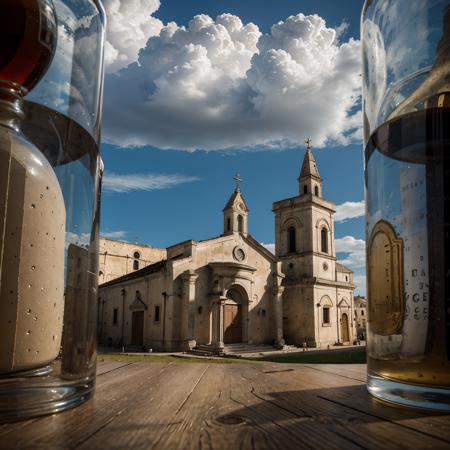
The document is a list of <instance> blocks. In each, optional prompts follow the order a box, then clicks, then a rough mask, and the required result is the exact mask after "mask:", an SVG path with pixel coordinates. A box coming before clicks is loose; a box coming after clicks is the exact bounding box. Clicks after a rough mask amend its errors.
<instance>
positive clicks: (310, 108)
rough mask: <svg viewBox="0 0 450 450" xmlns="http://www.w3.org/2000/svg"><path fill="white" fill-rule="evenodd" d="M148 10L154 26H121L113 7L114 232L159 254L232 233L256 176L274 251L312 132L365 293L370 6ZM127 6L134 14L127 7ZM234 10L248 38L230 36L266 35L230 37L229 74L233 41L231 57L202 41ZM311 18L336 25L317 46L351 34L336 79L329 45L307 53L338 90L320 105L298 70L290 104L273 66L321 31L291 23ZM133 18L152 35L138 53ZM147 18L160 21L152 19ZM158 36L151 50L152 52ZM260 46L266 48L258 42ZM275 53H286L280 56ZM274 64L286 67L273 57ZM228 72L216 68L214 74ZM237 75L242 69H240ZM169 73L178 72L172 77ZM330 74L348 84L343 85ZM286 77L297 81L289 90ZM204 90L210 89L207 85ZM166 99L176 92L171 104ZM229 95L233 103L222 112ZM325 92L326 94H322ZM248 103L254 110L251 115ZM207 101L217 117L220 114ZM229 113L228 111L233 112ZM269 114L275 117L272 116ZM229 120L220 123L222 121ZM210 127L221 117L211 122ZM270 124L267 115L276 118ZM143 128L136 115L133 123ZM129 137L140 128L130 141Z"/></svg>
mask: <svg viewBox="0 0 450 450" xmlns="http://www.w3.org/2000/svg"><path fill="white" fill-rule="evenodd" d="M139 1H140V3H141V6H146V7H147V9H145V8H144V10H143V11H142V17H141V16H139V11H137V10H126V6H123V10H122V11H120V14H119V13H117V11H116V13H115V14H116V16H113V14H114V11H113V12H111V16H112V17H109V19H110V25H109V30H108V32H109V34H108V41H109V42H108V44H107V55H106V61H107V74H106V80H105V114H104V122H103V125H104V133H103V136H104V140H103V143H102V146H101V152H102V158H103V160H104V163H105V173H106V175H105V184H104V188H105V189H104V193H103V196H102V211H101V229H102V233H103V234H104V235H106V236H111V237H116V238H120V239H124V240H128V241H133V242H140V243H145V244H150V245H152V246H155V247H165V246H169V245H172V244H174V243H177V242H180V241H183V240H186V239H206V238H209V237H213V236H217V235H219V234H220V233H221V232H222V208H223V206H224V205H225V203H226V201H227V199H228V197H229V196H230V195H231V193H232V191H233V189H234V181H233V175H234V173H235V172H236V171H239V172H240V173H241V176H242V178H243V180H244V181H243V183H242V191H243V194H244V196H245V198H246V201H247V203H248V205H249V208H250V218H249V230H250V232H251V234H252V235H253V237H254V238H255V239H257V240H258V241H259V242H262V243H264V244H272V243H273V242H274V219H273V213H272V211H271V207H272V203H273V202H274V201H277V200H280V199H283V198H286V197H291V196H294V195H297V177H298V174H299V170H300V166H301V163H302V160H303V155H304V148H305V146H304V144H303V139H305V138H307V137H309V136H311V137H312V139H313V146H314V143H315V142H316V143H317V148H314V149H313V151H314V155H315V158H316V160H317V164H318V168H319V171H320V174H321V176H322V178H323V180H324V197H325V198H327V199H328V200H331V201H332V202H334V203H336V204H337V205H338V210H339V214H338V221H337V222H336V225H335V237H336V238H337V244H339V245H337V248H338V249H339V250H342V251H341V252H340V253H339V254H338V257H339V259H341V260H344V263H346V264H347V265H349V266H350V267H351V268H352V269H353V270H354V271H355V274H356V276H357V284H358V288H357V290H356V292H357V293H362V294H364V293H365V286H364V269H363V267H362V265H363V264H362V260H363V248H364V243H363V240H364V220H363V217H362V214H363V203H362V201H363V197H364V186H363V157H362V144H361V142H360V138H359V136H360V134H359V129H360V125H359V124H358V118H359V116H358V111H359V99H358V93H357V92H358V91H357V86H356V83H357V81H355V80H356V77H357V76H358V67H357V63H356V62H355V58H357V55H356V53H357V51H359V49H358V42H357V41H358V40H359V16H360V11H361V8H362V3H363V2H362V1H355V0H341V1H339V2H336V1H327V0H324V1H322V0H321V1H296V2H294V1H292V0H289V1H288V0H276V1H272V0H265V1H263V2H261V1H256V0H246V1H242V0H241V1H236V0H214V1H211V0H195V1H194V0H192V1H186V0H161V3H160V4H159V1H158V0H139ZM122 3H123V4H124V5H125V2H124V0H122ZM138 3H139V2H138ZM105 6H106V9H107V11H108V1H105ZM222 13H230V14H232V15H233V17H231V16H226V19H227V21H228V22H233V23H234V24H236V23H237V24H238V25H233V27H234V28H232V26H231V25H230V27H229V29H230V30H235V28H236V26H238V28H239V23H238V19H237V18H238V17H239V18H240V19H241V21H242V24H243V26H244V27H245V26H246V24H248V23H249V22H252V23H253V24H255V25H256V27H257V28H252V27H250V28H249V27H246V28H243V29H242V30H240V29H239V30H238V31H236V32H235V31H233V33H235V34H232V32H231V31H230V35H232V37H231V38H230V39H231V41H233V43H234V44H236V45H235V46H234V47H233V51H234V52H237V53H236V54H233V53H232V52H231V57H230V61H229V62H228V61H226V64H225V65H223V66H222V65H221V60H220V58H221V54H219V55H218V57H217V58H216V56H217V55H215V56H214V55H213V56H212V57H211V56H210V55H211V54H212V52H213V51H215V52H225V51H226V52H227V53H226V54H225V53H223V55H225V56H224V57H223V58H227V57H228V56H229V54H230V52H229V51H228V49H227V47H226V46H223V45H222V47H220V49H219V50H217V48H216V47H214V45H215V42H216V41H217V37H216V36H214V37H213V39H212V40H208V39H210V37H211V32H209V34H206V35H202V36H200V37H199V33H200V32H199V31H198V30H199V29H204V28H205V27H209V29H210V30H213V34H214V32H216V31H217V29H218V27H217V24H218V23H219V22H221V23H222V22H224V20H225V19H220V20H219V19H218V20H217V22H216V16H218V15H220V14H222ZM299 13H303V14H304V15H305V16H308V15H310V14H317V15H318V16H320V18H322V19H323V20H324V21H325V22H326V25H324V24H323V23H322V22H320V23H319V22H317V21H316V22H317V23H316V22H315V21H314V20H315V19H314V20H312V23H313V25H314V26H316V27H317V29H318V30H319V31H320V32H321V33H322V34H321V35H320V36H319V38H317V39H322V37H323V36H325V38H326V37H327V36H328V34H327V33H328V30H331V29H334V30H337V37H336V38H335V39H334V41H333V43H332V44H330V43H328V44H327V45H328V47H327V48H326V49H325V51H328V49H329V51H330V55H331V56H330V59H332V58H337V59H336V63H335V65H334V66H332V67H331V66H330V69H327V71H323V70H322V71H321V69H320V65H321V64H322V65H323V64H327V61H325V62H323V61H322V62H321V60H320V58H321V56H318V57H317V60H316V57H315V55H314V54H313V53H312V52H313V51H316V50H317V46H316V44H315V42H314V39H316V38H310V41H309V43H308V42H307V43H306V44H305V46H308V45H309V47H307V48H306V49H303V48H302V49H301V51H302V53H300V55H306V56H305V59H307V58H308V57H311V61H307V60H306V61H304V64H303V62H301V64H303V66H302V67H303V68H304V69H305V70H306V72H307V71H308V68H309V67H311V68H312V69H311V70H315V71H316V73H317V75H315V76H316V77H317V80H318V81H317V82H318V83H320V82H323V83H325V84H324V86H325V87H324V89H322V88H320V89H318V90H317V92H315V93H314V95H313V96H312V97H311V95H310V97H311V98H309V97H308V95H309V92H310V91H313V90H314V84H309V85H308V84H307V83H311V80H310V78H308V73H306V74H305V76H304V78H303V79H302V78H299V77H298V76H297V75H295V74H293V75H292V76H293V81H292V82H289V83H290V84H289V85H288V86H287V87H286V88H283V89H284V90H286V89H293V92H294V93H293V94H292V96H290V95H289V96H288V97H287V100H286V102H278V101H277V98H278V97H279V96H277V95H276V92H275V89H276V88H277V86H278V84H277V83H281V81H280V80H278V79H276V76H277V75H278V74H279V71H278V69H274V68H273V67H274V66H270V64H272V63H273V60H274V58H275V56H276V57H277V58H285V57H286V54H288V53H289V52H291V54H294V53H295V51H296V50H295V49H294V50H292V45H291V42H294V44H295V43H297V42H298V41H297V40H296V39H298V37H299V36H300V35H301V33H303V30H304V29H305V28H304V27H305V26H306V25H305V23H307V24H309V25H310V22H308V19H304V18H301V20H298V21H291V22H288V21H286V19H287V18H288V17H289V16H291V15H296V14H299ZM127 14H128V16H127ZM198 14H204V15H208V16H210V17H211V19H212V22H211V23H209V22H208V20H209V19H205V18H203V19H201V20H197V22H195V23H191V24H190V21H191V19H192V18H193V17H194V16H195V15H198ZM127 17H128V18H129V19H130V23H132V24H133V27H135V29H136V27H138V28H139V27H140V29H141V30H144V31H143V33H142V36H141V37H140V40H136V42H134V43H133V45H134V48H131V47H130V46H129V47H126V46H125V44H124V40H123V39H120V38H119V36H120V33H124V32H125V31H126V30H125V31H124V30H123V29H121V25H119V24H121V23H123V22H124V20H126V19H127ZM230 17H231V18H230ZM147 19H148V20H149V21H147V22H146V20H147ZM279 21H282V22H283V23H284V25H282V26H281V27H280V28H279V30H280V31H279V32H273V33H272V32H271V26H272V25H273V24H275V23H277V22H279ZM169 22H175V23H176V26H175V25H170V26H169V25H167V24H168V23H169ZM136 24H137V25H136ZM199 24H200V25H199ZM205 24H206V25H205ZM183 26H184V27H185V28H187V31H186V30H185V29H183V30H181V32H180V31H178V34H174V29H175V28H174V27H176V30H179V29H180V27H183ZM227 26H228V25H227ZM171 27H172V28H171ZM202 27H203V28H202ZM302 27H303V28H302ZM116 30H117V33H115V31H116ZM255 30H256V31H255ZM194 31H195V33H194ZM219 31H220V30H219ZM129 32H130V30H129ZM145 33H147V35H145ZM238 33H239V34H238ZM255 33H256V34H257V37H256V38H255V35H256V34H255ZM296 33H300V34H298V35H297V34H296ZM137 34H139V33H137ZM179 35H181V37H179ZM205 36H206V37H205ZM220 36H222V35H220V33H219V37H220ZM242 36H243V37H242ZM249 36H250V37H249ZM258 36H260V37H258ZM264 36H266V37H264ZM148 37H151V40H150V41H149V43H148V44H147V39H148ZM220 38H221V37H220ZM352 38H353V40H352ZM189 39H192V42H193V43H194V44H195V45H196V46H195V47H194V46H193V45H191V42H190V41H189ZM227 39H228V38H227ZM251 39H256V40H255V41H254V42H253V41H251ZM304 39H305V42H306V38H304ZM180 40H181V41H182V42H183V45H182V46H180V44H179V42H180ZM322 40H323V39H322ZM256 41H257V44H256ZM199 42H200V43H202V45H204V47H205V48H206V49H207V50H208V53H207V52H206V50H205V52H203V53H202V49H201V48H199V46H198V44H199ZM203 42H205V43H204V44H203ZM330 42H331V41H330ZM226 43H227V42H226ZM242 43H243V44H242ZM319 44H320V45H322V44H321V43H320V42H319ZM227 45H228V44H227ZM177 46H178V47H177ZM208 46H209V47H208ZM256 46H257V47H258V49H259V50H258V54H259V55H260V60H259V61H258V60H257V58H256V57H254V58H253V59H251V57H252V52H255V49H256ZM280 46H285V47H284V50H285V51H284V50H283V51H280V52H278V49H279V48H281V47H280ZM108 48H109V53H108ZM186 48H188V50H189V51H187V50H186ZM111 49H112V50H111ZM139 49H141V50H140V52H139V53H138V51H139ZM167 49H169V51H167ZM180 49H181V50H180ZM224 49H225V50H224ZM242 49H243V50H242ZM248 49H249V50H248ZM273 49H275V50H277V52H275V53H276V54H275V53H274V52H273ZM247 50H248V51H249V52H250V53H248V52H247ZM318 51H320V46H319V49H318ZM325 51H324V52H325ZM171 52H172V53H171ZM246 52H247V53H246ZM264 52H266V54H265V53H264ZM165 54H169V55H171V57H172V58H173V61H170V65H169V66H164V65H163V63H160V59H158V58H161V57H162V56H161V55H165ZM186 55H187V56H186ZM249 55H250V56H249ZM265 55H268V56H269V57H271V58H272V59H267V58H266V59H264V58H265ZM274 55H275V56H274ZM280 55H281V56H280ZM308 55H310V56H308ZM311 55H312V56H311ZM334 55H337V56H334ZM340 55H341V56H340ZM349 55H350V56H349ZM294 56H295V55H294ZM322 56H323V55H322ZM325 56H326V53H325ZM296 57H297V56H296ZM299 57H300V56H299ZM177 58H178V60H177ZM208 58H209V59H208ZM214 58H216V59H214ZM223 58H222V60H223ZM240 58H241V59H242V61H241V60H240ZM246 58H247V59H246ZM339 58H340V59H339ZM288 59H289V58H288ZM294 59H295V58H294ZM236 60H239V61H238V66H236V68H234V67H232V66H233V64H234V62H235V61H236ZM136 61H138V63H136ZM211 61H212V62H211ZM250 61H251V62H250ZM280 61H281V59H280V60H279V61H276V63H277V64H281V66H280V65H278V66H276V67H281V69H280V70H284V69H285V68H286V70H287V72H286V73H287V74H288V75H289V74H291V72H292V65H290V64H291V62H290V61H287V60H285V59H284V60H282V61H281V62H280ZM128 64H131V65H130V66H128ZM164 64H166V62H164ZM167 64H169V63H167ZM214 64H215V67H213V68H211V66H214ZM127 66H128V67H127ZM167 67H169V69H168V68H167ZM229 67H230V73H227V71H228V68H229ZM294 67H296V66H294ZM268 68H269V69H270V70H269V69H268ZM232 70H234V72H233V73H231V71H232ZM164 71H165V72H164ZM167 73H169V75H170V76H169V75H167V76H166V74H167ZM266 73H267V74H268V77H269V78H270V77H275V78H273V80H272V81H271V80H269V82H267V83H266V80H267V77H266V75H265V74H266ZM236 74H237V75H236ZM330 74H335V75H334V76H335V78H334V79H333V78H332V77H331V75H330ZM258 77H259V78H258ZM345 77H349V79H351V80H352V81H351V83H353V87H351V89H350V88H349V89H348V90H346V89H347V88H346V86H344V85H343V83H344V82H341V85H339V82H340V80H345ZM350 77H353V78H350ZM203 79H204V80H205V81H202V80H203ZM192 80H194V81H192ZM211 80H213V81H214V83H215V84H214V83H213V82H212V81H211ZM305 80H306V81H305ZM308 80H309V81H308ZM244 81H245V85H244V83H243V82H244ZM285 81H286V76H284V78H283V81H282V82H285ZM146 83H148V84H146ZM171 83H172V84H171ZM202 83H203V84H202ZM333 83H336V89H335V91H336V92H338V93H339V95H337V96H336V97H335V98H334V97H333V95H334V94H333V92H334V91H333ZM144 85H145V89H144V90H143V91H142V93H140V92H139V91H138V90H137V89H138V88H137V87H136V86H139V87H141V86H144ZM204 85H208V88H205V89H203V87H204ZM272 85H273V86H274V92H275V93H274V94H273V95H272V93H271V86H272ZM180 86H181V87H180ZM164 89H167V91H164ZM178 89H180V91H177V90H178ZM183 89H185V90H187V91H189V92H190V96H189V97H188V96H186V97H183V95H184V90H183ZM301 89H305V91H304V92H305V93H304V94H302V95H300V94H298V92H299V91H301ZM161 92H166V94H165V95H160V94H161ZM249 92H250V94H249ZM255 92H256V93H255ZM283 92H284V91H283ZM355 92H356V94H355ZM216 93H217V94H216ZM222 93H223V94H224V98H223V100H221V103H220V104H218V103H215V100H216V98H217V96H220V95H222ZM261 93H262V94H261ZM321 93H323V95H324V97H326V98H321ZM172 94H173V98H171V95H172ZM263 94H264V95H263ZM146 95H147V97H146ZM241 97H242V102H241ZM230 98H232V102H231V101H230ZM255 98H256V99H257V100H254V99H255ZM261 98H262V100H261V103H259V104H258V103H257V102H258V101H259V99H261ZM249 99H250V100H249ZM316 99H317V101H316ZM127 101H128V102H129V103H127ZM132 102H133V103H132ZM151 102H154V103H155V109H146V108H150V106H151V105H150V106H149V104H150V103H151ZM227 102H229V104H228V103H227ZM244 102H249V104H248V105H244V106H242V104H243V103H244ZM327 102H328V104H327ZM316 103H317V105H318V106H316ZM340 103H342V105H340ZM136 104H139V105H138V106H135V105H136ZM205 104H206V105H207V107H208V109H207V110H206V111H207V115H206V116H205ZM223 104H225V106H226V107H227V108H228V109H227V111H225V112H224V108H222V105H223ZM236 105H239V106H236ZM249 105H250V106H249ZM254 105H257V107H258V108H260V109H259V110H258V114H259V115H258V116H257V120H256V119H255V117H256V116H252V120H249V121H248V122H247V118H248V114H247V112H245V114H244V113H242V114H243V116H242V117H241V116H240V115H239V114H241V112H242V111H243V110H245V111H248V108H249V107H252V106H254ZM261 105H264V106H261ZM267 105H268V106H267ZM321 105H322V106H321ZM263 107H267V108H268V109H267V110H263V109H261V108H263ZM321 108H322V109H321ZM119 109H120V110H121V111H119ZM229 111H232V113H231V114H230V113H229ZM236 111H240V112H238V113H236ZM147 113H148V115H147ZM221 114H222V116H221ZM252 114H253V112H252ZM271 114H273V115H272V116H271ZM215 116H218V119H217V120H215V119H214V117H215ZM233 116H235V119H236V120H234V118H233ZM205 117H207V119H208V120H206V121H205ZM211 117H213V119H211ZM261 117H262V118H263V119H264V117H267V121H266V122H264V120H262V119H261ZM334 117H336V120H334ZM129 118H135V119H133V121H132V123H131V122H130V123H128V124H127V120H129ZM274 118H275V119H274ZM277 118H280V120H279V123H278V124H276V126H274V127H273V129H269V128H270V126H268V125H267V124H272V123H274V122H277ZM144 119H145V120H144ZM210 119H211V120H210ZM297 122H298V123H297ZM247 123H248V124H250V125H247ZM221 124H223V126H222V127H221ZM122 126H123V127H124V128H123V129H121V127H122ZM125 127H126V130H127V131H126V132H124V131H123V130H125ZM309 130H310V131H311V132H309ZM284 133H285V135H284ZM285 137H286V139H285ZM354 216H357V217H354Z"/></svg>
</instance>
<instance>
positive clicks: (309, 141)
mask: <svg viewBox="0 0 450 450" xmlns="http://www.w3.org/2000/svg"><path fill="white" fill-rule="evenodd" d="M305 144H306V148H307V149H308V150H311V149H312V140H311V138H308V139H306V140H305Z"/></svg>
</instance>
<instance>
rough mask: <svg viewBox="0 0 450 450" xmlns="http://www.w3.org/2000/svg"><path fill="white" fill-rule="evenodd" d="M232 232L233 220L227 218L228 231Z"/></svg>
mask: <svg viewBox="0 0 450 450" xmlns="http://www.w3.org/2000/svg"><path fill="white" fill-rule="evenodd" d="M230 230H231V219H230V218H229V217H228V218H227V231H230Z"/></svg>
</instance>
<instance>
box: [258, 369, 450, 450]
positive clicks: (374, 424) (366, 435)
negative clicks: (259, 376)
mask: <svg viewBox="0 0 450 450" xmlns="http://www.w3.org/2000/svg"><path fill="white" fill-rule="evenodd" d="M268 376H270V377H271V379H270V381H267V382H266V389H265V391H262V395H266V396H267V395H269V396H272V397H274V400H276V401H282V402H284V406H285V407H286V403H287V404H289V405H290V406H289V407H295V404H300V403H301V404H303V405H306V404H308V408H312V410H316V412H315V414H323V412H321V411H320V410H317V408H319V407H323V400H325V401H327V402H329V403H330V404H334V406H335V408H334V412H333V408H331V409H330V411H329V412H327V413H326V414H328V415H329V416H330V419H331V421H332V424H333V423H334V424H336V425H340V426H341V427H342V425H343V428H344V429H346V435H348V432H349V431H352V432H353V435H354V437H353V439H354V440H355V442H359V443H360V444H361V445H363V444H364V443H365V445H368V443H369V442H370V441H372V444H373V446H372V447H370V446H368V448H378V446H380V445H385V446H388V443H389V441H390V440H391V443H390V445H392V446H394V447H395V448H408V446H412V447H415V446H416V443H417V442H421V443H422V445H423V448H427V445H428V447H429V448H450V442H449V440H450V433H449V427H450V420H449V416H448V415H444V416H443V415H439V414H433V413H423V412H419V411H413V410H409V409H408V410H406V409H403V408H402V409H399V408H393V407H391V406H386V405H384V404H382V403H380V402H378V401H376V400H375V399H374V398H373V397H371V396H370V395H369V394H368V392H367V390H366V386H365V383H362V382H358V381H354V382H352V379H351V378H350V377H348V376H347V375H346V374H345V372H344V374H341V375H338V376H335V377H332V378H330V377H329V375H328V373H326V372H321V371H320V370H319V371H318V370H317V369H310V368H309V367H306V366H302V367H300V368H298V369H297V370H294V371H290V372H286V371H284V372H279V373H277V374H276V375H275V373H272V374H270V373H269V374H268ZM275 378H276V379H277V381H275ZM261 383H262V380H258V384H257V386H259V387H261ZM286 387H287V388H290V389H289V390H287V391H284V392H283V391H282V389H286ZM280 389H281V390H280ZM305 402H306V403H305ZM344 411H345V412H346V414H347V415H348V418H347V419H346V420H345V421H342V420H341V419H342V418H343V416H340V414H342V413H343V412H344ZM336 414H337V415H336ZM405 419H406V420H409V421H410V422H406V423H405ZM363 424H366V425H363ZM358 436H359V440H358ZM394 447H392V448H394ZM421 448H422V447H421Z"/></svg>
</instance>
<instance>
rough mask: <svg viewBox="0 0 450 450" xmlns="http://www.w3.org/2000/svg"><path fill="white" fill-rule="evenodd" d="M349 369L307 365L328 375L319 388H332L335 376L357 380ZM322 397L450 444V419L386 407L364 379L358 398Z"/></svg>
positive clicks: (333, 394)
mask: <svg viewBox="0 0 450 450" xmlns="http://www.w3.org/2000/svg"><path fill="white" fill-rule="evenodd" d="M291 366H292V365H291ZM335 366H337V367H335ZM350 366H351V365H335V364H329V365H325V364H318V365H305V367H308V368H310V369H312V370H315V371H316V374H319V373H320V374H321V373H322V372H325V374H326V375H325V376H323V374H321V375H320V377H319V375H317V376H318V381H319V379H321V380H322V383H321V384H320V385H319V386H324V387H329V386H331V384H332V383H333V380H335V379H336V376H337V378H338V379H339V378H349V377H350V378H354V379H356V377H357V372H355V371H354V370H350V369H351V367H350ZM355 366H361V367H360V368H362V369H364V370H365V369H366V365H365V364H355ZM328 373H333V375H335V377H333V379H330V377H328V376H327V374H328ZM355 374H356V376H355ZM321 395H322V397H323V398H327V399H328V400H330V401H335V402H338V403H339V402H340V403H342V404H343V405H347V406H348V407H350V408H354V409H356V410H358V411H362V412H364V413H366V414H370V415H372V416H374V417H376V418H378V419H382V420H387V421H391V422H395V423H397V424H399V425H400V426H402V427H406V428H409V429H411V430H417V431H420V432H422V433H425V434H427V435H429V436H434V437H436V438H439V439H445V441H446V442H449V441H450V416H449V415H447V414H440V413H435V412H432V411H431V412H429V411H423V410H414V409H410V408H402V407H395V406H392V405H386V404H385V403H382V402H380V401H378V400H376V399H375V398H373V397H372V396H371V395H369V394H368V393H367V389H366V384H365V378H364V379H363V383H362V387H361V389H360V390H359V392H358V395H356V393H355V392H354V391H350V392H346V390H345V389H340V390H335V391H331V390H330V391H324V392H323V393H322V394H321Z"/></svg>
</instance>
